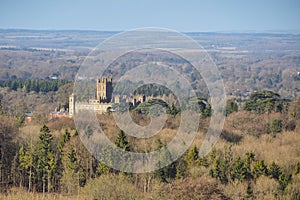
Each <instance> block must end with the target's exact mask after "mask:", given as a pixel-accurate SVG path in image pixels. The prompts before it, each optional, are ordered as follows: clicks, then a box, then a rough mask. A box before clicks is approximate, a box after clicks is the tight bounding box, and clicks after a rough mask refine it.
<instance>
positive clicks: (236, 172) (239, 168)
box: [232, 157, 247, 181]
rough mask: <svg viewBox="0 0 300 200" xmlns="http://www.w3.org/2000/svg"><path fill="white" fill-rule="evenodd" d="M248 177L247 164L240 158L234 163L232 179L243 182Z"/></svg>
mask: <svg viewBox="0 0 300 200" xmlns="http://www.w3.org/2000/svg"><path fill="white" fill-rule="evenodd" d="M246 177H247V168H246V167H245V162H244V161H243V160H242V159H241V157H238V158H237V159H236V160H235V162H234V163H233V169H232V179H233V180H239V181H243V180H244V179H246Z"/></svg>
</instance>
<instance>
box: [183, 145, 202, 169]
mask: <svg viewBox="0 0 300 200" xmlns="http://www.w3.org/2000/svg"><path fill="white" fill-rule="evenodd" d="M198 154H199V151H198V149H197V147H196V146H194V147H193V148H191V149H190V150H189V151H188V153H187V155H186V158H185V160H186V162H187V163H188V164H189V166H193V165H195V164H196V162H197V160H198V159H199V155H198Z"/></svg>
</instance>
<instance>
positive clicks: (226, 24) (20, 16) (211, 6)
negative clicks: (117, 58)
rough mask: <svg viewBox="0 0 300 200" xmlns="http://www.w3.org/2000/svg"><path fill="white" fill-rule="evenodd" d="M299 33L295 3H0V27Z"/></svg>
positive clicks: (267, 0)
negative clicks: (144, 28) (147, 28)
mask: <svg viewBox="0 0 300 200" xmlns="http://www.w3.org/2000/svg"><path fill="white" fill-rule="evenodd" d="M142 27H162V28H169V29H173V30H177V31H182V32H212V31H225V32H227V31H241V32H242V31H257V32H264V31H295V30H296V31H299V30H300V1H299V0H186V1H183V0H118V1H117V0H105V1H104V0H0V28H3V29H9V28H15V29H47V30H52V29H55V30H102V31H125V30H130V29H135V28H142Z"/></svg>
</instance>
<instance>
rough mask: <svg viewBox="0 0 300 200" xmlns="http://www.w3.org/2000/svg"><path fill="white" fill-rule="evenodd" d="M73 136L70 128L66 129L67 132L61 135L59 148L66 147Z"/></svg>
mask: <svg viewBox="0 0 300 200" xmlns="http://www.w3.org/2000/svg"><path fill="white" fill-rule="evenodd" d="M70 138H71V134H70V132H69V130H68V129H66V130H65V133H64V134H63V135H62V136H61V138H60V141H59V145H58V148H59V150H60V151H62V149H63V148H64V146H65V144H66V142H68V141H69V140H70Z"/></svg>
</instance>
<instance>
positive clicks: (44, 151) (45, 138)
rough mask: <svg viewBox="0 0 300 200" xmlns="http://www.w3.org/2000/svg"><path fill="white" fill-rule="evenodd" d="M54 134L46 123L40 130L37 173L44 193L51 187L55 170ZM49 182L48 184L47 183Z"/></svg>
mask: <svg viewBox="0 0 300 200" xmlns="http://www.w3.org/2000/svg"><path fill="white" fill-rule="evenodd" d="M52 141H53V136H52V134H51V132H50V130H49V128H48V127H47V126H46V125H43V127H42V128H41V130H40V135H39V140H38V143H37V149H36V158H37V160H36V173H37V177H38V180H37V181H38V183H39V185H42V190H43V193H44V192H45V191H46V185H47V190H48V191H50V189H51V178H52V175H53V174H54V171H55V167H56V164H55V160H54V156H53V155H52ZM46 183H47V184H46Z"/></svg>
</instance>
